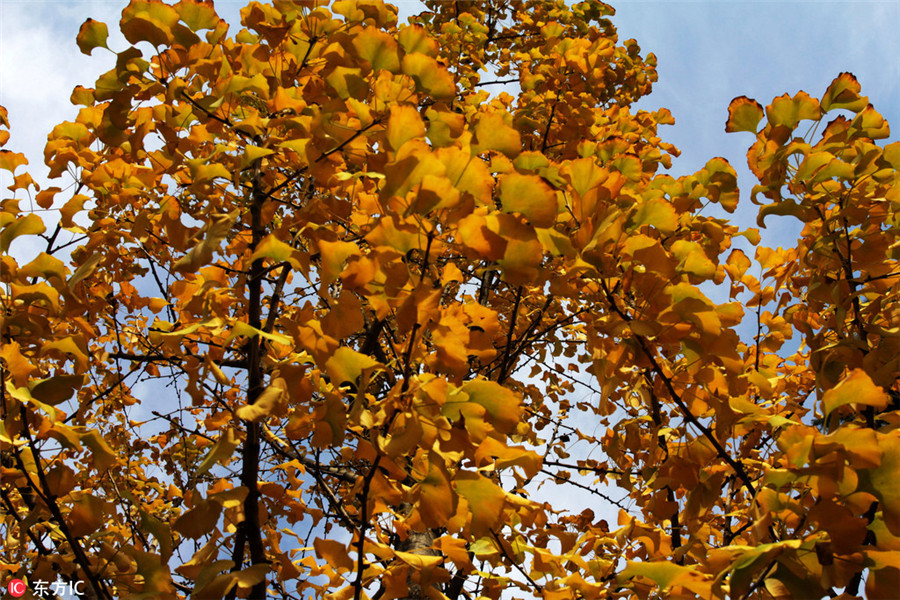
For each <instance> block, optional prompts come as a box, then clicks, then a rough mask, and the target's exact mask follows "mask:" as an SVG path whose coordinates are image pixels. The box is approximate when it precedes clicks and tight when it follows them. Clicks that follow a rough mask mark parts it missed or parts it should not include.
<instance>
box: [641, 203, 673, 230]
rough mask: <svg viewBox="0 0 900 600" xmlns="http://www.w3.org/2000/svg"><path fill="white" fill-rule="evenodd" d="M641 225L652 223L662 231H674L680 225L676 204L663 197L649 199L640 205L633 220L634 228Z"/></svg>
mask: <svg viewBox="0 0 900 600" xmlns="http://www.w3.org/2000/svg"><path fill="white" fill-rule="evenodd" d="M641 225H652V226H653V227H655V228H656V229H657V230H658V231H660V232H661V233H672V232H674V231H675V229H676V228H677V227H678V213H676V212H675V207H674V206H672V205H671V204H670V203H669V202H666V201H665V200H663V199H660V198H655V199H651V200H647V201H646V202H643V203H641V204H640V205H639V206H638V209H637V212H635V214H634V217H633V218H632V220H631V227H632V228H633V229H637V228H639V227H640V226H641Z"/></svg>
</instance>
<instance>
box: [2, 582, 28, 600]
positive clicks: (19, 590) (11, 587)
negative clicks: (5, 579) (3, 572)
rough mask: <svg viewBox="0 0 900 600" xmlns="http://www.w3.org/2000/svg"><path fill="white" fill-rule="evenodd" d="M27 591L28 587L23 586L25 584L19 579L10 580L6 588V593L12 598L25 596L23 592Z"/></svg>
mask: <svg viewBox="0 0 900 600" xmlns="http://www.w3.org/2000/svg"><path fill="white" fill-rule="evenodd" d="M27 589H28V586H26V585H25V582H24V581H22V580H21V579H12V580H10V582H9V584H8V585H7V586H6V591H7V592H8V593H9V595H10V596H12V597H13V598H21V597H22V596H24V595H25V590H27Z"/></svg>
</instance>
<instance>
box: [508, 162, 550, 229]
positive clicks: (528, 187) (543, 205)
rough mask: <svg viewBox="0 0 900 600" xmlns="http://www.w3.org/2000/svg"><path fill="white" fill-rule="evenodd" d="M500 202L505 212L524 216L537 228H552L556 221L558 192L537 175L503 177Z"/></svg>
mask: <svg viewBox="0 0 900 600" xmlns="http://www.w3.org/2000/svg"><path fill="white" fill-rule="evenodd" d="M500 202H501V204H502V205H503V210H504V211H506V212H517V213H520V214H522V215H524V216H525V218H527V219H528V220H529V221H530V222H531V224H532V225H534V226H535V227H550V226H552V225H553V223H554V222H555V221H556V215H557V212H558V205H557V202H556V192H555V191H554V190H553V189H552V188H551V187H550V186H549V185H547V184H546V183H545V182H544V181H543V180H542V179H541V178H540V177H538V176H537V175H522V174H520V173H509V174H507V175H503V176H501V177H500Z"/></svg>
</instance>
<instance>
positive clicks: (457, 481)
mask: <svg viewBox="0 0 900 600" xmlns="http://www.w3.org/2000/svg"><path fill="white" fill-rule="evenodd" d="M453 485H454V487H455V488H456V491H457V493H458V494H459V495H460V496H462V497H463V498H465V499H466V502H468V504H469V511H470V513H471V515H472V523H471V529H470V532H471V534H472V535H473V536H474V537H483V536H487V535H490V531H491V530H492V529H495V528H496V527H497V526H498V525H499V523H500V517H501V515H502V513H503V505H504V503H505V501H506V492H504V491H503V490H502V489H500V488H499V487H498V486H497V484H495V483H494V482H493V481H491V480H490V479H488V478H487V477H483V476H481V475H479V474H478V473H469V472H465V471H463V472H460V473H457V474H456V477H455V478H454V479H453Z"/></svg>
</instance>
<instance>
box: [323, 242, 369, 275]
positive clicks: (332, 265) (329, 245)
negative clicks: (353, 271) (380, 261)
mask: <svg viewBox="0 0 900 600" xmlns="http://www.w3.org/2000/svg"><path fill="white" fill-rule="evenodd" d="M319 253H320V254H321V257H322V261H321V267H320V269H319V278H320V281H321V283H322V285H328V284H330V283H333V282H334V281H335V280H336V279H337V278H338V276H340V274H341V272H342V271H343V270H344V262H345V261H346V260H347V259H348V258H350V257H351V256H359V255H360V252H359V247H358V246H357V245H356V244H353V243H350V242H342V241H337V242H327V241H324V240H320V241H319Z"/></svg>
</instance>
